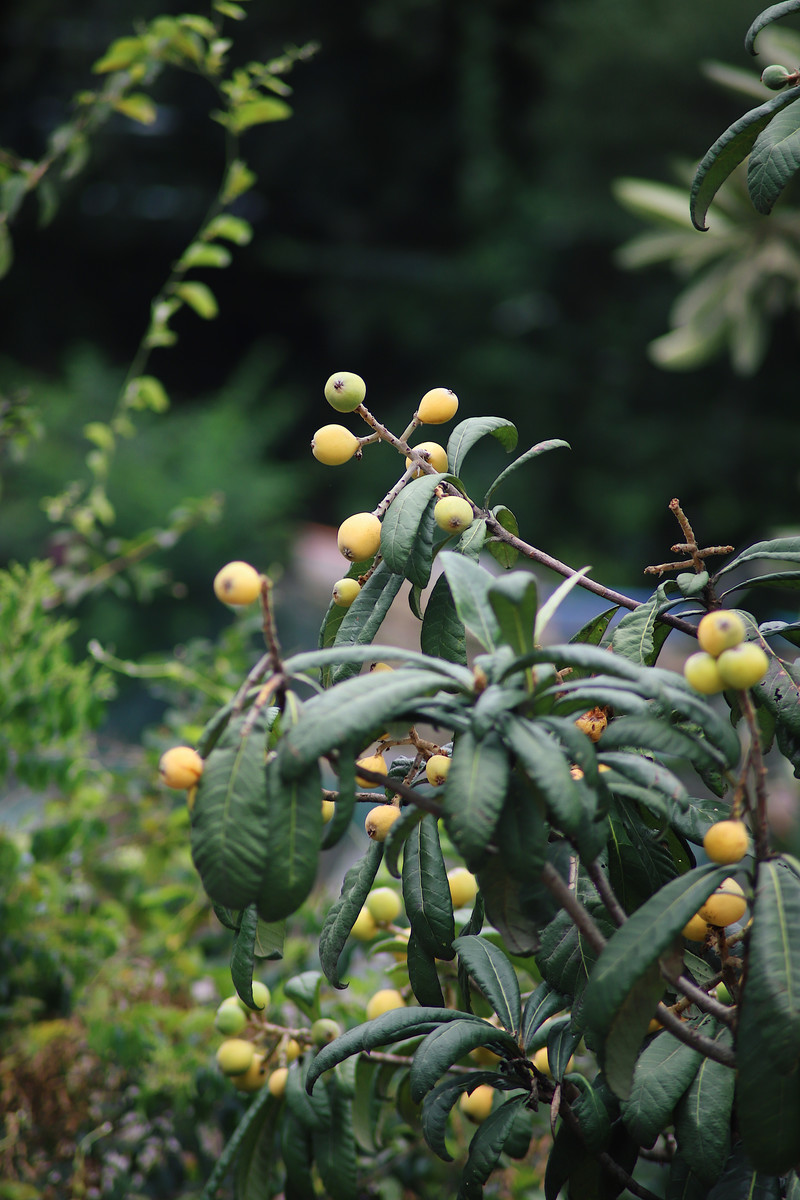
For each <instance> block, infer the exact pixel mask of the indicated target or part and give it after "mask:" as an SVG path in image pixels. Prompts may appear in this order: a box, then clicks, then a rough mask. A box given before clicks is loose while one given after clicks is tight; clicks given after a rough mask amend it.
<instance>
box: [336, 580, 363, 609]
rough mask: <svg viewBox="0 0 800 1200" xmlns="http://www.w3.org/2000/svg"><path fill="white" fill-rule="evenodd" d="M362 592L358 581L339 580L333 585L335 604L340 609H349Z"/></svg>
mask: <svg viewBox="0 0 800 1200" xmlns="http://www.w3.org/2000/svg"><path fill="white" fill-rule="evenodd" d="M360 591H361V584H360V583H359V582H358V580H357V579H337V580H336V583H335V584H334V585H333V603H334V604H338V605H339V607H340V608H349V607H350V605H351V604H352V603H353V601H354V600H355V599H356V597H357V596H358V594H359V592H360Z"/></svg>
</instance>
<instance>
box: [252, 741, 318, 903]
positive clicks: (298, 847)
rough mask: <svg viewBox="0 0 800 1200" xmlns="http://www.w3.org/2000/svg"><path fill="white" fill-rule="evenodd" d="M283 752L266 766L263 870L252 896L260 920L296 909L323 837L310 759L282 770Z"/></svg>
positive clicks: (307, 886)
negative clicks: (287, 775)
mask: <svg viewBox="0 0 800 1200" xmlns="http://www.w3.org/2000/svg"><path fill="white" fill-rule="evenodd" d="M282 764H283V754H282V752H281V751H279V752H278V754H277V756H276V757H275V758H274V759H272V760H271V761H270V762H269V763H268V765H267V790H268V795H269V820H268V823H267V836H266V838H265V840H264V843H263V847H262V849H263V853H264V869H263V873H262V878H261V885H260V887H259V892H258V898H257V901H256V904H257V907H258V915H259V916H260V917H261V919H262V920H263V921H278V920H280V919H281V918H283V917H289V916H291V914H292V913H293V912H296V911H297V909H298V908H299V907H300V905H301V904H302V903H303V901H304V900H305V898H306V896H307V895H308V893H309V892H310V891H311V888H312V887H313V884H314V879H315V878H316V874H317V863H318V859H319V850H320V843H321V840H322V782H321V779H320V771H319V765H318V764H317V763H312V764H311V766H310V768H309V769H308V770H307V771H305V772H304V773H303V774H302V775H300V776H299V777H297V778H295V779H292V780H290V781H287V780H285V779H284V777H283V774H282V770H281V767H282Z"/></svg>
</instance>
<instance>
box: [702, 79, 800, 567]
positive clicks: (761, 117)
mask: <svg viewBox="0 0 800 1200" xmlns="http://www.w3.org/2000/svg"><path fill="white" fill-rule="evenodd" d="M798 99H800V88H787V89H786V91H784V92H779V93H778V95H777V96H773V97H772V98H771V99H769V100H767V101H766V102H765V103H764V104H759V105H758V107H757V108H751V109H750V111H749V112H746V113H745V114H744V116H742V117H739V119H738V121H734V123H733V124H732V125H730V126H729V127H728V128H727V129H726V130H725V132H724V133H723V134H722V135H721V136H720V137H718V138H717V140H716V141H715V142H714V144H713V146H711V148H710V149H709V150H707V151H706V153H705V155H704V156H703V159H702V161H701V162H700V165H699V167H698V168H697V171H696V173H695V177H694V180H693V181H692V188H691V194H690V198H689V212H690V214H691V218H692V224H693V225H694V227H695V229H700V230H705V229H707V228H708V227H707V225H706V223H705V220H706V213H707V212H708V209H709V206H710V204H711V201H712V200H713V199H714V197H715V195H716V194H717V192H718V191H719V189H720V188H721V186H722V184H723V183H724V182H725V180H726V179H727V178H728V176H729V175H730V173H731V172H732V171H733V170H734V168H735V167H738V165H739V163H740V162H743V160H744V159H745V158H746V157H747V155H748V154H749V153H750V150H751V149H752V147H753V144H754V142H755V140H756V138H757V137H758V135H759V134H760V133H761V131H762V129H766V127H767V125H769V123H770V121H771V120H772V118H773V117H774V116H775V115H776V113H778V112H780V110H781V109H782V108H785V107H786V105H787V104H792V103H793V102H794V101H795V100H798ZM729 567H730V564H726V567H725V568H723V569H728V568H729Z"/></svg>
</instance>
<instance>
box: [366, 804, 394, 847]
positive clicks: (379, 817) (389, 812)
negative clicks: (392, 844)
mask: <svg viewBox="0 0 800 1200" xmlns="http://www.w3.org/2000/svg"><path fill="white" fill-rule="evenodd" d="M399 816H400V809H399V808H398V807H397V805H396V804H378V805H376V807H375V808H371V809H370V810H369V812H368V813H367V818H366V820H365V821H364V828H365V829H366V831H367V836H368V837H370V838H371V839H372V841H373V842H385V841H386V838H387V837H388V836H389V830H390V829H391V828H392V826H393V825H394V823H395V821H396V820H397V818H398V817H399Z"/></svg>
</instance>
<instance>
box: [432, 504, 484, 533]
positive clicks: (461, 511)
mask: <svg viewBox="0 0 800 1200" xmlns="http://www.w3.org/2000/svg"><path fill="white" fill-rule="evenodd" d="M433 519H434V520H435V522H436V524H437V525H438V526H439V528H440V529H443V530H444V532H445V533H462V532H463V530H465V529H468V528H469V527H470V525H471V524H472V522H473V521H474V520H475V514H474V512H473V511H472V505H471V504H470V502H469V500H465V499H464V497H463V496H445V497H444V498H443V499H442V500H439V501H437V503H436V505H435V506H434V509H433Z"/></svg>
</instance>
